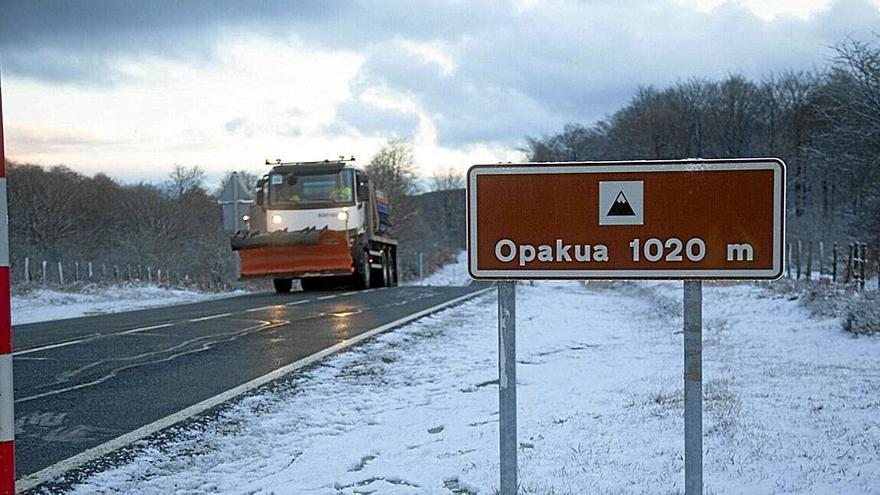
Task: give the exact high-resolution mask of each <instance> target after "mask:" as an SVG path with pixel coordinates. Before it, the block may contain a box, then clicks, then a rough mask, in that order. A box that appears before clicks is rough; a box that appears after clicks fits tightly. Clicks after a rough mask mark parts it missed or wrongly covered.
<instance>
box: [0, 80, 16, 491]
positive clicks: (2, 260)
mask: <svg viewBox="0 0 880 495" xmlns="http://www.w3.org/2000/svg"><path fill="white" fill-rule="evenodd" d="M12 406H13V399H12V313H11V310H10V303H9V218H8V217H7V207H6V150H5V149H4V147H3V95H2V91H0V495H14V494H15V420H14V419H13V407H12Z"/></svg>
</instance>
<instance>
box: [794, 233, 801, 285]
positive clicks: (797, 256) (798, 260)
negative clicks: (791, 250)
mask: <svg viewBox="0 0 880 495" xmlns="http://www.w3.org/2000/svg"><path fill="white" fill-rule="evenodd" d="M795 264H796V265H797V278H796V279H795V280H800V279H801V241H800V240H798V241H797V252H795Z"/></svg>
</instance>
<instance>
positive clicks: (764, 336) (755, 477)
mask: <svg viewBox="0 0 880 495" xmlns="http://www.w3.org/2000/svg"><path fill="white" fill-rule="evenodd" d="M681 292H682V291H681V284H680V283H639V284H635V283H626V284H624V283H618V284H589V285H587V286H583V285H581V284H578V283H573V282H572V283H568V282H565V283H537V284H535V285H534V286H530V285H528V284H521V285H520V286H519V288H518V300H517V311H518V314H517V324H518V327H517V334H518V335H517V340H518V363H519V364H518V373H519V377H518V378H519V379H518V387H519V389H518V394H519V442H520V449H519V459H520V480H521V482H522V491H523V492H524V493H536V494H541V495H548V494H584V493H658V494H660V493H662V494H667V493H681V492H683V461H682V449H683V420H682V416H683V404H682V360H683V358H682V349H681V347H682V335H681V332H680V329H681V325H682V322H681V317H680V313H681ZM789 299H790V298H789V297H788V296H786V295H785V294H774V293H772V292H771V291H767V290H765V289H763V288H761V287H759V286H756V285H750V284H742V285H732V284H719V285H715V284H705V291H704V321H705V325H704V328H705V329H704V393H705V401H704V433H705V439H704V452H705V454H704V463H705V474H704V479H705V485H706V493H712V494H722V493H724V494H727V493H742V494H762V493H828V494H832V493H833V494H838V493H841V494H842V493H846V494H862V493H880V360H878V356H880V339H877V338H865V337H862V338H855V337H852V336H850V335H848V334H845V333H844V332H842V331H841V330H840V321H839V320H836V319H819V318H816V317H811V316H810V313H809V312H808V311H807V310H806V309H804V308H803V307H801V306H800V305H799V304H798V302H797V301H791V300H789ZM496 335H497V334H496V307H495V298H494V295H486V296H482V297H480V298H479V299H477V300H473V301H471V302H468V303H465V304H463V305H461V306H459V307H456V308H452V309H449V310H446V311H444V312H442V313H438V314H436V315H434V316H431V317H428V318H424V319H422V320H419V321H417V322H415V323H413V324H410V325H408V326H406V327H403V328H401V329H398V330H396V331H393V332H390V333H387V334H383V335H382V336H379V337H377V338H375V339H373V340H371V341H369V342H368V343H365V344H364V345H361V346H358V347H356V348H354V349H351V350H349V351H346V352H343V353H341V354H338V355H336V356H334V357H331V358H329V359H327V360H325V361H324V362H323V363H322V364H321V365H319V366H317V367H315V368H312V369H310V370H307V371H305V372H303V373H301V374H300V375H298V376H296V377H295V378H293V379H292V380H290V381H289V382H286V383H284V384H281V385H278V386H276V387H274V388H273V389H271V390H265V391H263V392H261V393H259V394H257V395H253V396H250V397H248V398H246V399H244V400H241V401H239V402H238V403H236V404H234V405H231V406H229V407H228V408H226V409H225V410H224V411H222V412H221V413H219V417H217V418H212V419H211V420H205V421H204V422H203V423H202V424H200V425H197V426H189V427H187V428H184V429H178V430H176V431H174V432H172V433H171V434H168V435H165V436H164V438H162V439H161V440H157V441H155V442H151V443H148V444H144V445H142V448H141V449H140V450H138V451H136V452H135V453H134V454H133V457H132V458H131V459H130V460H129V461H127V462H125V463H124V464H121V465H118V466H116V467H114V468H110V469H108V470H106V471H104V472H101V473H98V474H95V475H92V476H91V477H90V478H87V479H86V480H84V481H83V482H82V484H80V485H78V486H76V487H74V489H73V492H74V493H82V494H85V493H89V494H91V493H143V494H167V493H215V492H217V493H266V494H268V493H277V494H282V493H283V494H355V493H376V494H415V493H420V494H421V493H431V494H433V493H438V494H449V493H459V494H462V493H467V494H475V493H480V494H491V493H494V490H495V489H497V485H498V482H497V479H498V460H497V459H498V447H497V445H498V415H497V385H496V383H497V382H496V380H497V368H496V366H497V341H496Z"/></svg>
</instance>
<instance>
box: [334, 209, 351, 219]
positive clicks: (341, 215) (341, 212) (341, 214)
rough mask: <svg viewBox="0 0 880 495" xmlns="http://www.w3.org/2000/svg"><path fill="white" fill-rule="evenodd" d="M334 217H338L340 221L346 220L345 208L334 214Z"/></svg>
mask: <svg viewBox="0 0 880 495" xmlns="http://www.w3.org/2000/svg"><path fill="white" fill-rule="evenodd" d="M336 218H338V219H339V221H340V222H347V221H348V212H347V211H345V210H342V211H340V212H339V213H337V214H336Z"/></svg>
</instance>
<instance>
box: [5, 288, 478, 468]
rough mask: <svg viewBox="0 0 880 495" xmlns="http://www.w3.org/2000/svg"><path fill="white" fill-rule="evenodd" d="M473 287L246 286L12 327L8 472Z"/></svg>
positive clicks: (95, 441)
mask: <svg viewBox="0 0 880 495" xmlns="http://www.w3.org/2000/svg"><path fill="white" fill-rule="evenodd" d="M483 287H485V285H483V284H472V285H471V286H470V287H396V288H392V289H378V290H376V289H374V290H371V291H364V292H325V293H320V292H317V293H301V292H298V293H291V294H285V295H277V294H274V293H266V294H254V295H247V296H241V297H233V298H228V299H221V300H215V301H209V302H201V303H195V304H186V305H180V306H171V307H163V308H156V309H146V310H139V311H131V312H126V313H116V314H108V315H100V316H90V317H84V318H74V319H69V320H61V321H55V322H44V323H33V324H29V325H19V326H16V327H14V328H13V340H14V345H15V357H14V367H15V377H14V379H15V426H16V445H15V447H16V471H17V472H16V474H17V477H19V478H20V477H22V476H25V475H28V474H31V473H34V472H36V471H39V470H41V469H43V468H45V467H47V466H49V465H51V464H54V463H56V462H58V461H61V460H64V459H67V458H69V457H71V456H73V455H75V454H78V453H80V452H82V451H84V450H86V449H89V448H91V447H94V446H96V445H99V444H102V443H104V442H106V441H108V440H111V439H113V438H116V437H118V436H120V435H122V434H125V433H128V432H130V431H132V430H135V429H137V428H139V427H141V426H143V425H146V424H149V423H151V422H153V421H156V420H158V419H160V418H164V417H166V416H168V415H170V414H173V413H175V412H178V411H180V410H182V409H184V408H186V407H188V406H191V405H193V404H196V403H198V402H200V401H202V400H205V399H208V398H210V397H213V396H215V395H217V394H219V393H222V392H225V391H227V390H229V389H231V388H233V387H236V386H238V385H241V384H243V383H246V382H248V381H250V380H252V379H255V378H257V377H260V376H262V375H265V374H266V373H269V372H271V371H273V370H275V369H277V368H280V367H282V366H285V365H287V364H290V363H292V362H294V361H297V360H299V359H302V358H304V357H306V356H309V355H311V354H313V353H315V352H318V351H320V350H322V349H325V348H327V347H330V346H333V345H335V344H337V343H339V342H341V341H344V340H346V339H349V338H351V337H354V336H356V335H358V334H360V333H363V332H366V331H368V330H371V329H373V328H376V327H378V326H380V325H383V324H386V323H389V322H392V321H395V320H398V319H400V318H403V317H405V316H407V315H409V314H412V313H415V312H418V311H421V310H424V309H426V308H430V307H432V306H435V305H437V304H440V303H443V302H445V301H448V300H451V299H453V298H456V297H459V296H462V295H464V294H467V293H470V292H474V291H477V290H479V289H481V288H483Z"/></svg>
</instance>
